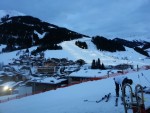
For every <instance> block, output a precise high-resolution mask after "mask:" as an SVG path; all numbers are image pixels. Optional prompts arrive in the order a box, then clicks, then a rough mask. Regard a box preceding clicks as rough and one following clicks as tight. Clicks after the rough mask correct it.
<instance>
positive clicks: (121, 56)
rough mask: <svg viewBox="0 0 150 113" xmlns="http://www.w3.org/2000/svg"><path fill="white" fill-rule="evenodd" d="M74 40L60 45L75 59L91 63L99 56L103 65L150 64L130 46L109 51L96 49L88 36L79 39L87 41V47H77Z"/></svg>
mask: <svg viewBox="0 0 150 113" xmlns="http://www.w3.org/2000/svg"><path fill="white" fill-rule="evenodd" d="M75 41H77V40H73V41H65V42H63V43H61V44H60V45H61V46H62V47H63V50H65V51H66V52H68V53H69V54H71V55H72V57H73V58H75V59H76V60H77V59H84V60H85V61H86V62H87V63H92V60H93V59H95V60H97V59H98V58H100V60H101V61H102V62H103V63H104V64H105V65H117V64H123V63H125V64H132V65H140V66H142V65H149V64H150V62H149V59H148V60H146V59H145V56H143V55H141V54H139V53H137V52H135V51H134V50H133V49H131V48H127V47H126V51H121V52H119V51H118V52H112V53H111V52H107V51H99V50H97V49H96V47H95V45H94V44H93V43H92V42H91V39H90V38H83V39H80V41H85V42H86V43H87V45H88V49H81V48H79V47H78V46H76V45H75ZM125 58H126V59H125ZM143 59H145V61H144V60H143Z"/></svg>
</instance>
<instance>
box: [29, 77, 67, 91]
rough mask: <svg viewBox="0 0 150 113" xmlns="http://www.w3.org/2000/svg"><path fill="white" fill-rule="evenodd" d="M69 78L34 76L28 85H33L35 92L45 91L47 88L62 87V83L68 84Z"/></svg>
mask: <svg viewBox="0 0 150 113" xmlns="http://www.w3.org/2000/svg"><path fill="white" fill-rule="evenodd" d="M67 83H68V82H67V79H60V78H54V77H45V78H40V77H34V78H33V79H32V80H30V81H28V83H27V85H28V86H32V89H33V92H34V93H37V92H43V91H47V90H52V89H56V88H58V87H60V86H61V85H62V84H67Z"/></svg>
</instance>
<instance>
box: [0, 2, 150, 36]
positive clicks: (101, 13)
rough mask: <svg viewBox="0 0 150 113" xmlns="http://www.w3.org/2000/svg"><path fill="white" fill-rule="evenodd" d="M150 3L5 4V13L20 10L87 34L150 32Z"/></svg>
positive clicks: (3, 4) (2, 7)
mask: <svg viewBox="0 0 150 113" xmlns="http://www.w3.org/2000/svg"><path fill="white" fill-rule="evenodd" d="M149 6H150V1H149V0H92V1H91V0H40V1H39V0H1V3H0V7H1V9H2V10H16V11H19V12H21V13H24V14H27V15H32V16H35V17H38V18H40V19H42V20H43V21H47V22H49V23H52V24H56V25H58V26H61V27H67V28H69V29H71V30H74V31H77V32H80V33H83V34H87V35H92V36H93V35H100V34H105V33H128V32H148V31H149V30H150V22H149V20H150V15H149V12H150V8H149Z"/></svg>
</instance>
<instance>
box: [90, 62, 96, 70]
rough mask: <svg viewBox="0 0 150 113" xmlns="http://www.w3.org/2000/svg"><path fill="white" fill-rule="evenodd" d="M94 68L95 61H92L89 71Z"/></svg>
mask: <svg viewBox="0 0 150 113" xmlns="http://www.w3.org/2000/svg"><path fill="white" fill-rule="evenodd" d="M95 67H96V66H95V60H93V61H92V66H91V69H95Z"/></svg>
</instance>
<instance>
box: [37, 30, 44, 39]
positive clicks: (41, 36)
mask: <svg viewBox="0 0 150 113" xmlns="http://www.w3.org/2000/svg"><path fill="white" fill-rule="evenodd" d="M34 33H35V34H37V35H38V37H39V38H40V39H42V38H43V37H44V36H45V34H46V32H44V33H43V34H40V33H38V32H37V31H35V30H34Z"/></svg>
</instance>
